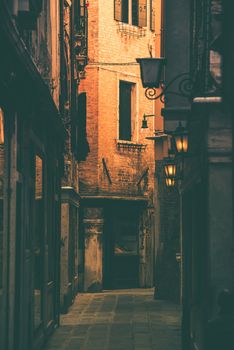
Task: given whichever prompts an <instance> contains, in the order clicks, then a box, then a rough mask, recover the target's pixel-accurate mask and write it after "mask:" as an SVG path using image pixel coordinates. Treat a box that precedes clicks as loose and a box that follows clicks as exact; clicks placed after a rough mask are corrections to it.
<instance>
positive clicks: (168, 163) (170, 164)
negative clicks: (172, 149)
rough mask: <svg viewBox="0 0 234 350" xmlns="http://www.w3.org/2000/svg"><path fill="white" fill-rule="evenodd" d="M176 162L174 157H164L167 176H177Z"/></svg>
mask: <svg viewBox="0 0 234 350" xmlns="http://www.w3.org/2000/svg"><path fill="white" fill-rule="evenodd" d="M176 170H177V169H176V164H175V161H174V159H172V158H165V159H164V171H165V175H166V177H167V178H175V177H176Z"/></svg>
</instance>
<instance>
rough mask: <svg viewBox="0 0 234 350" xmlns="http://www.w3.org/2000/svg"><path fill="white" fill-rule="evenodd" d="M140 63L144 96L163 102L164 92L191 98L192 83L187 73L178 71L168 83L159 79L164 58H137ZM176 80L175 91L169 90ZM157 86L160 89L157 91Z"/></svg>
mask: <svg viewBox="0 0 234 350" xmlns="http://www.w3.org/2000/svg"><path fill="white" fill-rule="evenodd" d="M136 61H137V62H138V63H139V64H140V70H141V81H142V85H143V87H144V88H146V90H145V96H146V97H147V98H148V99H149V100H157V99H160V100H161V101H162V102H164V99H165V94H166V93H167V94H174V95H179V96H183V97H185V98H188V99H191V96H192V92H193V87H194V83H193V80H192V79H191V77H190V75H189V73H187V72H186V73H180V74H178V75H176V76H175V77H174V78H173V79H172V80H171V81H170V82H169V83H168V84H165V82H164V81H163V80H162V79H161V75H162V71H163V66H164V65H165V64H166V58H164V57H161V58H152V57H150V58H149V57H148V58H137V59H136ZM175 82H176V85H177V91H173V90H170V88H171V87H173V84H174V83H175ZM157 88H160V89H161V90H160V91H159V93H157Z"/></svg>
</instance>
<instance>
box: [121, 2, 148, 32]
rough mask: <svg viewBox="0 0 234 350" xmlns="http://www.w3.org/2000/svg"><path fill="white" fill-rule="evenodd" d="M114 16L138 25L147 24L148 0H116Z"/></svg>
mask: <svg viewBox="0 0 234 350" xmlns="http://www.w3.org/2000/svg"><path fill="white" fill-rule="evenodd" d="M114 18H115V20H117V21H120V22H124V23H128V24H132V25H135V26H138V27H146V26H147V0H115V2H114Z"/></svg>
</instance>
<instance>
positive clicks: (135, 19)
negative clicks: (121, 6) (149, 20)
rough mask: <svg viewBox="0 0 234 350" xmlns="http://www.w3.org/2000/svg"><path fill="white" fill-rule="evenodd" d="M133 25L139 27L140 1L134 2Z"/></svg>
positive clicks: (133, 0) (135, 0)
mask: <svg viewBox="0 0 234 350" xmlns="http://www.w3.org/2000/svg"><path fill="white" fill-rule="evenodd" d="M132 24H133V25H134V26H137V25H138V0H132Z"/></svg>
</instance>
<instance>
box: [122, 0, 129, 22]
mask: <svg viewBox="0 0 234 350" xmlns="http://www.w3.org/2000/svg"><path fill="white" fill-rule="evenodd" d="M128 1H129V0H122V22H124V23H128Z"/></svg>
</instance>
